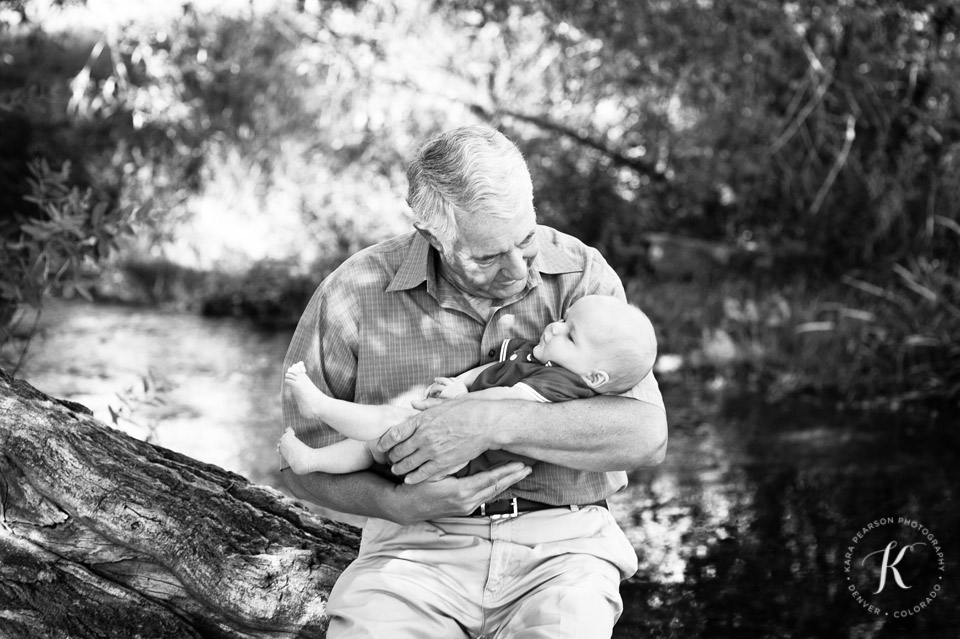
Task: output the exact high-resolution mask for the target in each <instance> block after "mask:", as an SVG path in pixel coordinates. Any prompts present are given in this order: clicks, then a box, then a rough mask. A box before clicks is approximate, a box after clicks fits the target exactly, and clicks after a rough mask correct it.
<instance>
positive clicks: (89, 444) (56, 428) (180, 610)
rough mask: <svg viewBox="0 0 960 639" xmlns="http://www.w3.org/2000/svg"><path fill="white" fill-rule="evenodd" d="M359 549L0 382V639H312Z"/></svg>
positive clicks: (330, 527) (224, 479)
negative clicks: (339, 578) (332, 591)
mask: <svg viewBox="0 0 960 639" xmlns="http://www.w3.org/2000/svg"><path fill="white" fill-rule="evenodd" d="M358 545H359V537H358V534H357V530H356V529H355V528H352V527H350V526H347V525H345V524H339V523H336V522H332V521H327V520H324V519H321V518H319V517H317V516H315V515H313V514H312V513H310V512H309V511H308V510H306V508H304V507H303V506H302V505H300V504H297V503H296V502H294V501H293V500H290V499H288V498H286V497H285V496H284V495H283V494H282V493H280V492H279V491H276V490H273V489H271V488H268V487H265V486H256V485H253V484H250V483H249V482H248V481H247V480H246V479H244V478H243V477H241V476H239V475H236V474H233V473H231V472H228V471H226V470H223V469H221V468H219V467H216V466H212V465H209V464H204V463H202V462H199V461H197V460H194V459H191V458H189V457H186V456H184V455H181V454H178V453H175V452H173V451H170V450H167V449H164V448H161V447H158V446H154V445H152V444H148V443H145V442H141V441H138V440H136V439H133V438H131V437H129V436H127V435H126V434H124V433H122V432H120V431H118V430H116V429H113V428H111V427H109V426H107V425H105V424H103V423H101V422H99V421H97V420H96V419H94V418H93V417H92V415H91V414H90V411H89V410H87V409H86V408H84V407H83V406H80V405H79V404H74V403H71V402H67V401H63V400H57V399H53V398H51V397H48V396H46V395H44V394H43V393H41V392H40V391H38V390H37V389H35V388H33V387H32V386H30V385H29V384H27V383H26V382H24V381H22V380H15V379H12V378H11V377H9V376H8V375H7V374H6V373H4V372H3V371H2V370H0V637H4V638H7V637H9V638H19V637H24V638H26V637H30V638H34V637H51V638H53V637H56V638H60V637H70V638H74V637H76V638H86V637H98V638H102V637H118V638H120V637H122V638H124V639H128V638H130V637H142V638H153V637H157V638H159V637H171V638H177V639H183V638H186V637H215V638H220V637H224V638H246V637H277V638H283V637H323V636H324V634H325V632H326V626H327V619H326V616H325V603H326V601H327V597H328V595H329V593H330V589H331V588H332V586H333V583H334V581H335V580H336V578H337V576H338V575H339V574H340V572H341V571H342V570H343V568H344V567H346V565H347V564H348V563H349V562H350V561H351V560H352V559H353V557H355V556H356V551H357V548H358Z"/></svg>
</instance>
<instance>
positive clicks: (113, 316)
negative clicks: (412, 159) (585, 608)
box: [18, 302, 960, 639]
mask: <svg viewBox="0 0 960 639" xmlns="http://www.w3.org/2000/svg"><path fill="white" fill-rule="evenodd" d="M289 337H290V334H289V333H287V332H265V331H261V330H258V329H256V328H254V327H252V326H251V325H250V324H249V323H247V322H244V321H241V320H230V319H209V318H203V317H199V316H196V315H194V314H190V313H184V312H176V311H157V310H152V309H149V310H146V309H137V308H130V307H122V306H110V305H92V304H85V303H63V302H54V303H51V304H50V305H49V306H48V307H47V308H45V311H44V313H43V315H42V317H41V322H40V332H39V334H38V335H37V336H36V337H35V338H34V340H33V343H32V345H31V350H30V355H29V358H28V359H27V361H26V362H25V364H24V366H23V368H22V370H21V371H20V373H19V374H18V376H20V377H23V378H25V379H27V380H28V381H29V382H31V383H32V384H33V385H34V386H36V387H38V388H40V389H41V390H43V391H44V392H46V393H48V394H51V395H54V396H58V397H62V398H66V399H71V400H73V401H77V402H80V403H83V404H85V405H87V406H88V407H90V408H91V409H92V410H93V411H94V414H95V415H96V416H97V417H98V418H100V419H101V420H102V421H104V422H106V423H112V422H113V421H114V416H115V415H119V416H118V417H117V418H116V422H117V426H118V427H120V428H122V429H123V430H125V431H127V432H128V433H130V434H132V435H134V436H136V437H139V438H141V439H149V440H150V441H152V442H153V443H155V444H158V445H160V446H165V447H167V448H171V449H174V450H177V451H179V452H181V453H184V454H187V455H190V456H192V457H195V458H197V459H200V460H202V461H205V462H209V463H213V464H217V465H218V466H222V467H224V468H226V469H228V470H231V471H234V472H237V473H239V474H241V475H244V476H246V477H247V478H249V479H250V480H251V481H253V482H255V483H261V484H267V485H270V486H274V487H277V488H280V489H283V486H282V481H281V479H280V475H279V472H278V467H277V458H276V456H275V454H274V445H275V442H276V439H277V437H278V436H279V433H280V426H279V413H280V409H279V397H278V391H279V379H280V374H281V370H280V369H281V360H282V358H283V354H284V351H285V349H286V345H287V342H288V340H289ZM664 391H665V397H666V401H667V406H668V412H669V415H670V446H669V451H668V454H667V459H666V461H665V462H664V463H663V464H662V465H661V466H659V467H657V468H653V469H646V470H643V471H638V472H634V473H632V474H631V482H630V486H628V488H627V489H626V490H625V491H623V492H622V493H620V494H618V495H615V496H614V497H613V498H612V499H611V500H610V507H611V510H612V512H613V513H614V515H615V516H616V518H617V519H618V521H619V522H620V524H621V526H622V527H623V528H624V530H625V531H626V533H627V535H628V537H629V538H630V539H631V541H632V543H633V545H634V547H635V548H636V550H637V555H638V557H639V559H640V571H639V572H638V573H637V575H636V576H634V577H633V578H631V579H630V580H628V581H626V582H625V583H624V584H623V587H622V592H623V596H624V604H625V610H624V615H623V618H622V619H621V621H620V623H619V624H618V626H617V629H616V631H615V633H614V636H615V637H618V638H622V639H628V638H634V637H638V638H639V637H677V638H694V637H697V638H699V637H703V638H706V639H712V638H721V639H723V638H726V637H769V638H771V639H773V638H777V639H782V638H807V637H809V638H827V637H837V638H850V639H852V638H864V639H871V638H897V639H899V638H901V637H903V638H905V637H916V638H923V639H940V638H941V637H942V638H944V639H947V638H948V637H949V638H950V639H954V638H955V637H957V636H958V630H957V629H958V628H960V604H958V602H960V597H958V596H957V592H956V589H957V585H958V583H960V564H958V561H957V557H958V556H960V508H958V504H957V497H958V491H960V428H958V427H957V426H958V425H957V424H944V423H936V422H932V421H930V420H929V419H920V418H917V417H911V416H910V415H902V416H890V415H886V416H877V415H869V414H863V413H850V412H842V411H839V410H837V409H835V408H833V407H830V406H825V405H823V404H822V403H819V402H815V401H809V402H801V401H792V402H790V403H778V404H768V403H765V402H763V401H761V400H759V399H756V398H749V397H739V398H725V397H722V396H719V395H715V394H711V393H710V392H708V391H706V390H703V389H700V388H688V387H684V386H683V385H679V384H678V385H670V384H664ZM891 542H892V543H894V544H895V545H894V546H893V550H892V552H891V553H890V555H889V558H887V557H885V556H882V555H879V554H875V553H874V554H872V555H871V553H869V552H868V551H873V550H877V551H878V552H879V551H880V550H883V549H884V548H888V547H889V544H890V543H891ZM908 546H909V547H908ZM897 548H899V550H897ZM908 550H909V551H910V552H907V551H908ZM897 554H899V555H901V556H900V558H899V563H898V560H897V558H896V556H895V555H897ZM881 560H882V561H881ZM883 562H885V563H883ZM885 576H888V577H889V583H888V584H887V585H885V586H884V585H883V584H880V582H878V579H880V578H883V577H885ZM878 584H880V586H881V589H880V591H879V592H875V590H876V588H875V586H876V585H878ZM931 595H932V596H931Z"/></svg>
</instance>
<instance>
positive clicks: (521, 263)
mask: <svg viewBox="0 0 960 639" xmlns="http://www.w3.org/2000/svg"><path fill="white" fill-rule="evenodd" d="M503 270H504V271H505V272H506V273H507V275H509V276H510V277H511V278H513V279H515V280H519V279H523V278H524V277H525V276H526V274H527V261H526V260H525V259H524V258H523V251H521V250H520V249H517V248H514V249H513V250H512V251H510V252H509V253H507V257H506V263H505V264H504V265H503Z"/></svg>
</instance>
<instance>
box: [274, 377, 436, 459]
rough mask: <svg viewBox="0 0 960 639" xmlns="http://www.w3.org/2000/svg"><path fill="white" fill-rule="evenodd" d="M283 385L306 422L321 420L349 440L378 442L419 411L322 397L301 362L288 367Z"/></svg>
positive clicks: (326, 396) (323, 395) (322, 394)
mask: <svg viewBox="0 0 960 639" xmlns="http://www.w3.org/2000/svg"><path fill="white" fill-rule="evenodd" d="M283 379H284V382H285V383H286V386H287V387H288V388H289V389H290V391H291V392H292V393H293V398H294V400H296V402H297V409H298V410H299V411H300V414H301V415H303V416H304V417H306V418H308V419H320V420H323V421H324V422H326V423H327V424H329V425H330V427H331V428H333V429H335V430H336V431H337V432H338V433H340V434H341V435H346V436H347V437H349V438H350V439H359V440H364V441H367V440H371V439H377V438H378V437H380V436H381V435H383V434H384V433H385V432H387V429H388V428H390V427H391V426H394V425H396V424H399V423H400V422H402V421H404V420H406V419H407V418H408V417H410V416H411V415H415V414H416V413H417V412H418V411H416V410H414V409H413V408H402V407H400V406H391V405H389V404H385V405H383V406H370V405H367V404H354V403H352V402H345V401H343V400H340V399H335V398H333V397H330V396H329V395H325V394H324V393H323V391H321V390H320V389H319V388H317V387H316V386H315V385H314V383H313V382H312V381H310V378H309V377H308V376H307V371H306V368H305V367H304V365H303V362H297V363H296V364H294V365H293V366H291V367H290V368H289V369H288V370H287V373H286V375H285V376H284V378H283Z"/></svg>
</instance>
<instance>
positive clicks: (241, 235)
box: [0, 0, 960, 638]
mask: <svg viewBox="0 0 960 639" xmlns="http://www.w3.org/2000/svg"><path fill="white" fill-rule="evenodd" d="M958 38H960V8H958V7H957V6H956V3H955V2H954V1H953V0H939V1H926V2H924V1H919V0H899V1H895V0H890V1H885V0H845V1H841V2H836V1H827V0H810V1H804V2H788V1H783V0H674V1H667V0H660V1H653V0H650V1H643V0H605V1H604V0H579V1H574V0H529V1H528V2H502V1H500V0H487V1H484V0H462V1H448V2H443V1H440V0H434V1H428V0H352V1H342V2H331V1H324V0H310V1H306V0H299V1H298V0H220V1H216V2H215V1H213V0H196V1H192V2H167V1H164V0H144V1H141V2H125V1H123V0H87V1H86V2H84V1H82V0H59V1H57V0H36V1H33V0H13V1H10V0H2V1H0V366H2V367H3V368H4V369H5V370H7V371H8V372H11V373H14V374H16V375H17V376H20V377H24V378H26V379H27V380H28V381H30V382H31V383H33V384H34V385H35V386H37V387H38V388H40V389H41V390H44V391H45V392H47V393H50V394H53V395H56V396H59V397H65V398H68V399H72V400H74V401H80V402H81V403H84V404H86V405H88V406H89V407H90V408H91V409H93V410H94V412H95V414H96V415H97V416H98V417H99V418H100V419H102V420H103V421H105V422H107V423H110V424H112V425H114V426H116V427H118V428H122V429H124V430H126V431H127V432H129V433H131V434H133V435H134V436H137V437H140V438H143V439H147V440H149V441H152V442H154V443H157V444H159V445H162V446H167V447H170V448H174V449H176V450H179V451H181V452H184V453H186V454H189V455H191V456H194V457H196V458H198V459H202V460H204V461H207V462H210V463H216V464H218V465H221V466H223V467H225V468H228V469H230V470H233V471H235V472H238V473H240V474H242V475H244V476H246V477H248V478H249V479H251V481H254V482H257V483H263V484H268V485H272V486H275V487H277V488H281V489H282V480H281V478H280V477H279V475H278V472H277V468H278V460H277V458H276V457H275V454H274V443H275V440H276V438H277V437H278V435H279V432H280V428H279V401H278V391H279V380H280V377H281V371H280V364H281V361H282V358H283V354H284V352H285V350H286V346H287V342H288V340H289V337H290V335H291V333H292V329H293V327H294V326H295V324H296V321H297V319H298V318H299V314H300V312H301V310H302V309H303V307H304V306H305V304H306V301H307V299H308V298H309V296H310V294H311V293H312V292H313V290H314V288H315V287H316V285H317V284H318V283H319V282H320V281H321V280H322V278H323V277H324V276H325V275H326V274H328V273H329V272H330V271H331V270H332V269H333V268H335V267H336V266H337V265H338V264H339V263H340V262H341V261H342V260H343V259H344V258H345V257H346V256H348V255H350V254H351V253H353V252H355V251H356V250H357V249H359V248H362V247H364V246H367V245H369V244H372V243H375V242H377V241H379V240H382V239H385V238H387V237H390V236H392V235H395V234H397V233H399V232H403V231H405V230H407V229H408V228H409V219H408V217H407V214H406V211H405V208H404V207H405V205H404V202H403V198H404V195H405V191H406V181H405V177H404V169H405V163H406V161H407V159H408V158H409V157H410V155H411V153H412V152H413V150H414V149H415V148H416V146H417V144H418V143H419V142H420V141H422V140H423V139H424V138H426V137H428V136H429V135H432V134H434V133H436V132H439V131H441V130H444V129H447V128H450V127H453V126H458V125H461V124H468V123H475V122H485V123H488V124H490V125H492V126H495V127H497V128H499V129H500V130H501V131H503V132H504V133H505V134H506V135H507V136H508V137H510V138H511V139H513V140H515V141H516V142H517V144H518V145H519V146H520V148H521V149H522V151H523V152H524V154H525V156H526V158H527V161H528V164H529V166H530V170H531V173H532V176H533V181H534V190H535V204H536V207H537V210H538V214H539V218H540V220H541V222H543V223H545V224H549V225H551V226H554V227H556V228H558V229H560V230H563V231H565V232H568V233H571V234H573V235H575V236H577V237H579V238H580V239H582V240H583V241H584V242H586V243H588V244H590V245H592V246H595V247H596V248H598V249H599V250H600V251H601V252H602V253H603V254H604V255H605V256H606V258H607V260H608V261H609V262H610V264H611V265H612V266H613V267H614V268H615V269H616V270H617V271H618V272H619V273H620V275H621V277H622V278H623V281H624V283H625V286H626V289H627V293H628V297H629V298H630V299H631V300H632V301H633V302H635V303H637V304H639V305H640V306H641V307H642V308H643V309H644V310H645V311H646V312H647V313H648V314H649V315H650V317H651V319H652V320H653V322H654V324H655V326H656V328H657V330H658V339H659V343H660V357H659V360H658V363H657V368H656V371H657V374H658V378H659V379H660V381H661V387H662V388H663V389H664V392H665V394H666V401H667V407H668V413H669V417H670V423H671V444H670V451H669V452H668V458H667V461H666V462H665V463H664V464H663V465H662V466H661V467H658V468H656V469H650V470H645V471H641V472H637V473H634V474H633V476H632V481H631V486H630V487H629V488H628V490H627V491H625V492H624V493H622V494H620V495H617V496H616V497H615V498H614V500H612V508H613V511H614V513H615V514H616V515H617V517H618V519H619V520H620V521H621V524H622V525H623V526H624V528H625V529H626V530H627V532H628V534H629V535H630V537H631V539H632V540H633V541H634V542H635V546H636V548H637V552H638V556H639V557H640V560H641V571H640V572H639V573H638V575H637V576H636V577H634V578H633V579H631V580H629V581H628V582H626V583H625V584H624V596H625V601H626V605H627V610H626V613H625V616H624V619H623V620H622V621H621V623H620V625H619V626H618V629H617V631H616V632H617V634H616V636H618V637H641V636H643V637H728V636H729V637H734V636H737V637H740V636H743V637H753V636H758V637H778V638H782V637H903V636H916V637H948V636H949V637H954V636H956V626H957V623H958V622H960V612H958V610H960V606H958V605H957V601H958V599H957V596H956V594H955V593H954V591H953V590H952V589H950V588H946V587H945V588H944V591H943V593H942V596H941V597H940V599H939V600H938V601H937V602H936V603H935V604H934V605H932V606H931V608H930V609H929V610H925V611H923V612H922V614H916V615H910V616H908V617H907V618H906V619H893V618H891V617H888V616H881V617H878V616H876V615H870V614H868V613H867V612H865V611H863V610H862V608H861V606H860V605H859V604H857V602H856V601H855V600H854V599H853V598H852V597H851V596H850V594H849V592H847V590H846V588H845V586H844V583H845V579H844V576H843V572H842V563H843V551H844V548H845V545H846V543H847V542H848V541H849V538H850V536H851V535H852V534H855V533H856V531H858V530H859V529H860V528H861V527H862V526H863V525H865V524H866V523H867V522H870V521H873V520H874V519H876V518H877V517H881V516H883V517H886V516H891V515H892V516H898V515H899V516H905V517H909V518H911V519H914V520H918V521H921V522H923V523H924V524H925V525H926V526H928V527H929V528H930V529H931V530H932V531H933V532H935V533H936V534H937V535H938V536H939V537H940V538H941V539H943V540H949V542H955V541H956V540H960V516H958V515H957V513H956V511H957V510H958V509H957V507H956V503H955V502H954V501H953V499H955V498H956V496H957V486H960V481H958V479H960V472H958V470H957V469H958V461H960V446H958V444H960V442H958V428H957V426H958V425H960V419H958V418H960V39H958ZM945 551H946V553H947V571H946V572H945V579H947V580H950V581H949V583H950V584H956V583H957V579H958V577H960V567H958V565H957V562H956V553H957V552H960V548H958V549H953V548H951V547H950V546H947V547H946V548H945Z"/></svg>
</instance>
